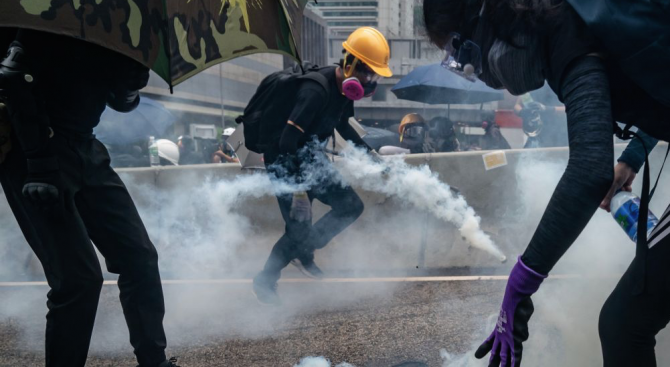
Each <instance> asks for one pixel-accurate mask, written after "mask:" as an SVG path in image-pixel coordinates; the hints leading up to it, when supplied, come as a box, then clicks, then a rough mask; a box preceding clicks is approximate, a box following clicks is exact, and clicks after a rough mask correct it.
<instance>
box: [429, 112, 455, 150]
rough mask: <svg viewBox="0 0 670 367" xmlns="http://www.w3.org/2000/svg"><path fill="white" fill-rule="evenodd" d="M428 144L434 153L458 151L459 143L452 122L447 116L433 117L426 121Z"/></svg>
mask: <svg viewBox="0 0 670 367" xmlns="http://www.w3.org/2000/svg"><path fill="white" fill-rule="evenodd" d="M428 126H429V128H430V129H429V130H428V144H429V145H430V146H431V147H432V150H433V152H435V153H449V152H460V151H461V144H460V142H459V141H458V138H457V137H456V129H455V128H454V122H453V121H451V120H450V119H449V118H448V117H443V116H439V117H435V118H433V119H431V120H430V122H429V123H428Z"/></svg>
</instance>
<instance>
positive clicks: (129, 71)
mask: <svg viewBox="0 0 670 367" xmlns="http://www.w3.org/2000/svg"><path fill="white" fill-rule="evenodd" d="M120 83H121V84H123V85H124V87H125V88H126V89H127V90H131V91H138V90H140V89H142V88H144V87H146V86H147V84H149V68H148V67H146V66H144V65H142V64H140V63H138V62H137V61H135V60H130V62H129V63H128V65H127V67H126V68H125V70H124V71H123V75H122V79H121V80H120Z"/></svg>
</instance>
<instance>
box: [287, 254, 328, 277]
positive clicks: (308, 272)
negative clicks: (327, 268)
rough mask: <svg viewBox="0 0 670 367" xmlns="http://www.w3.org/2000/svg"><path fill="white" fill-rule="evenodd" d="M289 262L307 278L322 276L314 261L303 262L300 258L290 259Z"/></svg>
mask: <svg viewBox="0 0 670 367" xmlns="http://www.w3.org/2000/svg"><path fill="white" fill-rule="evenodd" d="M291 264H293V266H295V267H296V268H298V270H300V272H301V273H303V274H305V276H307V277H308V278H312V279H318V280H322V279H323V278H324V275H323V271H322V270H321V269H319V267H318V266H316V264H315V263H314V261H310V262H308V263H303V262H302V261H301V260H300V259H293V260H291Z"/></svg>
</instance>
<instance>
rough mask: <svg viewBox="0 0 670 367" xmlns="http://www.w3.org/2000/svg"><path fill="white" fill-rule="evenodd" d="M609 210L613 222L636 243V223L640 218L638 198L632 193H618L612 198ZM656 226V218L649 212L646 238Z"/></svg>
mask: <svg viewBox="0 0 670 367" xmlns="http://www.w3.org/2000/svg"><path fill="white" fill-rule="evenodd" d="M610 210H611V213H612V216H613V217H614V220H616V221H617V223H619V225H620V226H621V228H623V230H624V232H626V234H627V235H628V237H630V239H631V240H633V242H637V221H638V218H639V217H640V198H639V197H638V196H637V195H635V194H633V193H632V192H627V191H620V192H619V193H617V194H616V195H614V197H613V198H612V201H611V202H610ZM657 224H658V218H656V216H655V215H654V213H652V212H651V210H649V216H648V218H647V237H649V234H651V231H652V230H653V229H654V227H655V226H656V225H657Z"/></svg>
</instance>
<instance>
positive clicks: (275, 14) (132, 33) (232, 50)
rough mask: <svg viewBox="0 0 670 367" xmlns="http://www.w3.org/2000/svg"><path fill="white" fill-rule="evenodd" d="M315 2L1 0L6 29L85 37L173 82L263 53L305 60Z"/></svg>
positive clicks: (0, 20) (1, 18)
mask: <svg viewBox="0 0 670 367" xmlns="http://www.w3.org/2000/svg"><path fill="white" fill-rule="evenodd" d="M308 1H309V0H0V27H20V28H31V29H37V30H41V31H47V32H53V33H58V34H64V35H69V36H73V37H77V38H82V39H85V40H87V41H89V42H93V43H96V44H99V45H101V46H104V47H107V48H109V49H112V50H115V51H117V52H120V53H122V54H124V55H127V56H129V57H131V58H133V59H135V60H137V61H139V62H141V63H142V64H144V65H146V66H148V67H150V68H152V69H153V70H154V71H155V72H156V73H157V74H158V75H160V76H161V77H162V78H163V79H164V80H165V81H166V82H168V84H170V86H174V85H177V84H179V83H181V82H183V81H184V80H186V79H188V78H189V77H191V76H193V75H195V74H197V73H199V72H201V71H203V70H204V69H206V68H208V67H210V66H212V65H215V64H217V63H220V62H223V61H226V60H230V59H232V58H235V57H239V56H244V55H249V54H253V53H259V52H274V53H281V54H284V55H287V56H290V57H292V58H294V59H296V60H299V59H300V57H299V50H298V44H297V43H296V36H297V35H299V34H300V32H301V29H302V11H303V10H304V8H305V6H306V4H307V2H308Z"/></svg>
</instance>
